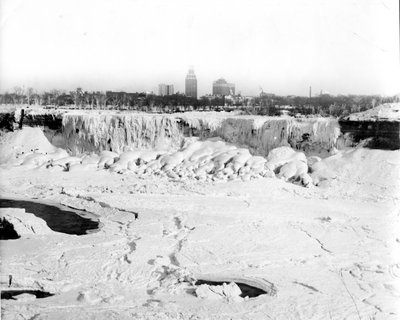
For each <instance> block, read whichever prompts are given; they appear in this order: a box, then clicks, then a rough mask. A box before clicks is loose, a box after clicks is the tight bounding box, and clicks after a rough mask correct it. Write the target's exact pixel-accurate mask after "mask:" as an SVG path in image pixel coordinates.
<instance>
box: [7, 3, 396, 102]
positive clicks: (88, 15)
mask: <svg viewBox="0 0 400 320" xmlns="http://www.w3.org/2000/svg"><path fill="white" fill-rule="evenodd" d="M0 19H1V20H0V22H1V33H0V91H1V92H4V91H5V90H11V89H12V88H13V87H14V86H16V85H20V86H22V85H24V86H25V87H29V86H32V87H34V88H36V89H38V90H43V89H52V88H58V89H61V88H63V89H67V90H70V89H73V88H76V87H78V86H79V87H82V88H83V89H84V90H106V89H109V90H124V91H132V92H133V91H151V90H153V91H156V90H157V85H158V83H163V82H164V83H172V84H174V86H175V91H181V92H183V91H184V79H185V75H186V73H187V70H188V67H189V65H193V66H194V69H195V73H196V75H197V79H198V91H199V94H200V95H203V94H206V93H210V92H211V86H212V81H213V80H216V79H218V78H220V77H224V78H225V79H226V80H227V81H229V82H233V83H235V84H236V92H239V91H241V92H242V94H251V95H255V94H259V88H260V87H262V88H263V90H264V91H265V92H273V93H277V94H299V95H308V87H309V86H310V85H311V86H312V88H313V93H319V92H320V90H325V91H327V92H330V93H332V94H338V93H343V94H348V93H356V94H357V93H360V94H372V93H378V94H395V93H400V66H399V61H400V59H399V1H398V0H220V1H218V0H201V1H200V0H199V1H191V0H93V1H89V0H0Z"/></svg>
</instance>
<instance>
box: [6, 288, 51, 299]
mask: <svg viewBox="0 0 400 320" xmlns="http://www.w3.org/2000/svg"><path fill="white" fill-rule="evenodd" d="M23 293H29V294H33V295H34V296H35V297H36V298H38V299H42V298H47V297H51V296H54V294H52V293H50V292H46V291H40V290H4V291H3V290H2V291H1V299H4V300H11V299H12V300H16V299H15V296H17V295H19V294H23Z"/></svg>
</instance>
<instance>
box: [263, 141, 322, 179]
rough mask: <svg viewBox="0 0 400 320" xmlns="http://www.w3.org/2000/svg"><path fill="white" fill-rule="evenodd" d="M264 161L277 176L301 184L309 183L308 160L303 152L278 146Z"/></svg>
mask: <svg viewBox="0 0 400 320" xmlns="http://www.w3.org/2000/svg"><path fill="white" fill-rule="evenodd" d="M266 161H267V162H266V167H267V168H268V169H270V170H272V171H274V172H275V173H276V175H277V177H278V178H280V179H283V180H285V181H292V182H299V183H300V184H302V185H303V186H310V185H311V182H312V179H311V177H310V176H309V174H308V171H309V168H308V160H307V158H306V156H305V154H304V153H303V152H296V151H295V150H293V149H292V148H289V147H279V148H276V149H273V150H271V152H270V153H269V154H268V157H267V160H266ZM314 161H316V160H314Z"/></svg>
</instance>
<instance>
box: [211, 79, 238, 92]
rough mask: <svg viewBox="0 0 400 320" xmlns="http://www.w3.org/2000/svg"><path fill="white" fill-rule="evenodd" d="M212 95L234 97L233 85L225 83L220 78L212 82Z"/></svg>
mask: <svg viewBox="0 0 400 320" xmlns="http://www.w3.org/2000/svg"><path fill="white" fill-rule="evenodd" d="M212 93H213V95H214V96H229V95H235V85H234V84H233V83H228V82H226V80H225V79H223V78H220V79H218V80H216V81H214V82H213V90H212Z"/></svg>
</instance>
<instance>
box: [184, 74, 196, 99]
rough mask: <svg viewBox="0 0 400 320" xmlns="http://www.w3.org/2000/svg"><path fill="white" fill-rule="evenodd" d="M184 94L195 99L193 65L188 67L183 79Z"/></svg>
mask: <svg viewBox="0 0 400 320" xmlns="http://www.w3.org/2000/svg"><path fill="white" fill-rule="evenodd" d="M185 94H186V96H188V97H192V98H196V99H197V79H196V75H195V74H194V70H193V67H190V68H189V72H188V74H187V75H186V79H185Z"/></svg>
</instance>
